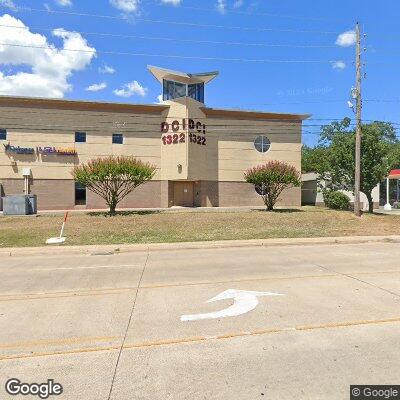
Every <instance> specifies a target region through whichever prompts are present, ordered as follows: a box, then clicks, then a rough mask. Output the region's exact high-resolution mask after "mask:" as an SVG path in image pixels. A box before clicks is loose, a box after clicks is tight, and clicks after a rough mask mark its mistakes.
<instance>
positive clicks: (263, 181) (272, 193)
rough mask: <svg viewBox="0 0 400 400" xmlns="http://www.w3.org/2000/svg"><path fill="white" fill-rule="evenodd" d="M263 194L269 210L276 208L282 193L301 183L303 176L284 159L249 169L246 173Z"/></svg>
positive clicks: (245, 176)
mask: <svg viewBox="0 0 400 400" xmlns="http://www.w3.org/2000/svg"><path fill="white" fill-rule="evenodd" d="M244 179H245V180H246V182H247V183H252V184H253V185H254V186H255V188H256V190H257V188H258V190H257V192H258V193H259V194H260V196H262V198H263V200H264V204H265V205H266V206H267V210H268V211H272V210H273V209H274V205H275V203H276V202H277V201H278V198H279V196H280V195H281V193H282V192H283V191H284V190H285V189H288V188H290V187H299V186H300V185H301V176H300V173H299V171H297V170H296V168H295V167H293V166H292V165H289V164H287V163H285V162H283V161H268V162H267V163H266V164H264V165H259V166H258V167H254V168H250V169H248V170H247V171H246V172H245V174H244Z"/></svg>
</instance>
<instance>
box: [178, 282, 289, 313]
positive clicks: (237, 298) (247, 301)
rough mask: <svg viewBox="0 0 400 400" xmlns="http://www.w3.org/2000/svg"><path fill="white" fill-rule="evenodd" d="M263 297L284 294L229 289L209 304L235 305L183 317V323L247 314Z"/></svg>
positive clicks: (209, 301)
mask: <svg viewBox="0 0 400 400" xmlns="http://www.w3.org/2000/svg"><path fill="white" fill-rule="evenodd" d="M261 296H284V294H279V293H271V292H251V291H245V290H235V289H229V290H225V292H222V293H220V294H219V295H218V296H215V297H213V298H212V299H210V300H208V301H207V303H212V302H214V301H219V300H226V299H233V304H232V305H231V306H230V307H228V308H225V309H224V310H221V311H216V312H211V313H206V314H193V315H182V316H181V321H198V320H201V319H216V318H226V317H236V316H238V315H242V314H246V313H248V312H249V311H251V310H254V309H255V308H256V307H257V305H258V297H261Z"/></svg>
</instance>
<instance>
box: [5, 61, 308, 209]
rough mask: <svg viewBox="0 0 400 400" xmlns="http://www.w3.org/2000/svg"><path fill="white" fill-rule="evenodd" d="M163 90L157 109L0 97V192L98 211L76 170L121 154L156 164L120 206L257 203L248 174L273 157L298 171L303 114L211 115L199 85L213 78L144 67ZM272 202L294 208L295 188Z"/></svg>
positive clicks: (50, 205) (45, 204)
mask: <svg viewBox="0 0 400 400" xmlns="http://www.w3.org/2000/svg"><path fill="white" fill-rule="evenodd" d="M149 70H150V72H151V73H152V74H153V75H154V76H155V78H156V79H157V80H158V81H159V82H160V84H161V85H162V87H163V100H164V101H163V102H162V103H161V104H152V105H144V104H117V103H101V102H89V101H70V100H53V99H38V98H22V97H8V96H3V97H0V141H1V143H2V144H3V145H4V146H2V149H1V152H0V184H1V187H2V188H1V190H2V193H1V194H2V196H4V195H11V194H22V193H23V192H24V189H25V190H26V189H27V187H26V184H25V185H24V175H25V176H26V175H29V177H28V178H25V179H26V180H27V181H29V188H28V190H29V191H30V193H33V194H36V195H37V196H38V208H39V210H40V209H41V210H44V209H47V210H51V209H54V210H56V209H73V208H88V209H95V208H104V207H105V204H104V202H103V201H102V199H101V198H99V197H98V196H97V195H94V194H93V193H91V192H90V191H86V190H85V188H82V187H80V186H79V185H78V184H76V183H75V182H74V180H73V179H72V176H71V170H72V169H73V167H74V165H78V164H80V163H85V162H87V161H88V160H90V159H93V158H96V157H100V156H108V155H129V156H134V157H137V158H139V159H141V160H143V161H146V162H149V163H151V164H153V165H155V166H156V168H157V173H156V175H155V177H154V179H153V181H151V182H149V183H147V184H145V185H143V186H141V187H139V188H137V189H136V190H135V191H134V192H133V193H131V194H130V195H129V196H128V197H126V198H125V199H124V200H123V202H122V203H121V204H120V205H119V206H120V207H121V208H122V207H125V208H135V207H145V208H147V207H149V208H154V207H171V206H202V207H219V206H223V207H228V206H252V205H262V199H261V197H260V196H259V194H258V193H257V192H256V190H255V189H254V187H253V186H252V185H250V184H247V183H245V182H244V180H243V174H244V172H245V170H246V169H248V168H250V167H254V166H256V165H259V164H262V163H265V162H266V161H269V160H281V161H285V162H287V163H290V164H292V165H294V166H295V167H296V168H297V169H298V170H299V171H300V170H301V128H302V121H303V120H304V119H306V118H308V115H296V114H281V113H269V112H255V111H241V110H228V109H215V108H210V107H207V106H205V104H204V88H205V86H206V85H207V84H208V83H209V82H210V81H211V80H213V79H214V78H215V77H216V76H217V75H218V73H216V72H213V73H205V74H186V73H181V72H175V71H170V70H165V69H162V68H156V67H149ZM279 204H280V205H284V206H300V204H301V189H300V188H294V189H290V190H287V191H286V192H284V193H283V194H282V196H281V199H280V201H279Z"/></svg>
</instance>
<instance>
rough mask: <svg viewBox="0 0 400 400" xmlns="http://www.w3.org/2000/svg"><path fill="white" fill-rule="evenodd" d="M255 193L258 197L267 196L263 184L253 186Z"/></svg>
mask: <svg viewBox="0 0 400 400" xmlns="http://www.w3.org/2000/svg"><path fill="white" fill-rule="evenodd" d="M255 189H256V192H257V193H258V194H259V195H260V196H265V195H266V194H267V189H266V188H265V185H264V184H261V185H256V186H255Z"/></svg>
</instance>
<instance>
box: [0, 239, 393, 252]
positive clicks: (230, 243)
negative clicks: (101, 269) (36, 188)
mask: <svg viewBox="0 0 400 400" xmlns="http://www.w3.org/2000/svg"><path fill="white" fill-rule="evenodd" d="M67 241H68V239H67ZM362 243H400V236H398V235H393V236H343V237H319V238H279V239H254V240H221V241H208V242H180V243H148V244H145V243H144V244H121V245H114V244H113V245H86V246H47V247H16V248H3V249H2V248H0V256H11V257H24V256H41V255H48V256H52V255H53V256H60V255H64V256H65V255H84V254H89V255H109V254H119V253H130V252H143V251H163V250H165V251H174V250H194V249H217V248H239V247H269V246H294V245H301V246H307V245H318V244H320V245H324V244H325V245H327V244H328V245H329V244H362Z"/></svg>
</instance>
